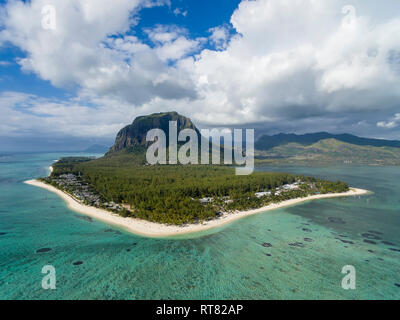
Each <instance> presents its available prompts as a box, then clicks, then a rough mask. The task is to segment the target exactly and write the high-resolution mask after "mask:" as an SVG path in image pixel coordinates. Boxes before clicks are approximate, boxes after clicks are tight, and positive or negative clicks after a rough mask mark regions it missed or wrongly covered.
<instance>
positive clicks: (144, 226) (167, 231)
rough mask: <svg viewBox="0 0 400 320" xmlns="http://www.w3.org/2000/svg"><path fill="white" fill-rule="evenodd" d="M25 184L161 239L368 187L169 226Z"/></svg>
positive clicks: (81, 210) (360, 191)
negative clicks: (124, 215)
mask: <svg viewBox="0 0 400 320" xmlns="http://www.w3.org/2000/svg"><path fill="white" fill-rule="evenodd" d="M25 183H26V184H29V185H32V186H35V187H39V188H43V189H46V190H48V191H51V192H54V193H56V194H57V195H59V196H60V197H61V198H62V199H64V201H65V202H66V203H67V205H68V207H69V208H70V209H71V210H73V211H76V212H79V213H81V214H84V215H87V216H89V217H92V218H94V219H97V220H100V221H103V222H105V223H107V224H111V225H115V226H118V227H121V228H123V229H125V230H127V231H129V232H132V233H134V234H137V235H141V236H146V237H155V238H162V237H168V236H175V235H181V234H187V233H193V232H199V231H204V230H208V229H212V228H216V227H220V226H222V225H225V224H228V223H230V222H233V221H235V220H238V219H241V218H244V217H248V216H251V215H254V214H259V213H265V212H268V211H271V210H276V209H279V208H283V207H288V206H293V205H296V204H299V203H302V202H306V201H311V200H319V199H327V198H338V197H350V196H361V195H365V194H367V193H369V191H367V190H363V189H356V188H351V189H350V191H348V192H345V193H334V194H321V195H314V196H309V197H306V198H298V199H291V200H287V201H284V202H281V203H276V204H271V205H269V206H267V207H263V208H260V209H255V210H248V211H238V212H234V213H229V214H225V215H223V216H222V217H220V218H218V219H215V220H212V221H207V222H204V223H202V224H190V225H185V226H172V225H163V224H158V223H153V222H148V221H145V220H140V219H134V218H123V217H121V216H119V215H117V214H114V213H112V212H109V211H106V210H102V209H99V208H95V207H91V206H87V205H84V204H82V203H80V202H78V201H77V200H75V199H74V198H73V197H71V196H70V195H68V194H66V193H64V192H62V191H61V190H58V189H57V188H55V187H53V186H50V185H48V184H46V183H43V182H41V181H38V180H30V181H25Z"/></svg>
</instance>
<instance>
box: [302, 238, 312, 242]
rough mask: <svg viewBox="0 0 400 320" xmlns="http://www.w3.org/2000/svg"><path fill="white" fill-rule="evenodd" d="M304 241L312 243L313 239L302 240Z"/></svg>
mask: <svg viewBox="0 0 400 320" xmlns="http://www.w3.org/2000/svg"><path fill="white" fill-rule="evenodd" d="M304 241H305V242H313V241H314V240H313V239H310V238H304Z"/></svg>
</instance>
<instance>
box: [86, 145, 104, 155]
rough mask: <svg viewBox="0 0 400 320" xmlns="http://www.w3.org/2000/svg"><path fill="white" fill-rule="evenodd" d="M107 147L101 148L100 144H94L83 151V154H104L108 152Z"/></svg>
mask: <svg viewBox="0 0 400 320" xmlns="http://www.w3.org/2000/svg"><path fill="white" fill-rule="evenodd" d="M108 149H109V147H107V146H103V145H101V144H94V145H92V146H90V147H89V148H87V149H85V150H83V152H87V153H106V152H107V151H108Z"/></svg>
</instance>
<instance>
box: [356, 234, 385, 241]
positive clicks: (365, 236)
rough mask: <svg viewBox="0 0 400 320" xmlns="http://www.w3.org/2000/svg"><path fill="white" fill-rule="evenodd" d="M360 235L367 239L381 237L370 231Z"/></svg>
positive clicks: (378, 238)
mask: <svg viewBox="0 0 400 320" xmlns="http://www.w3.org/2000/svg"><path fill="white" fill-rule="evenodd" d="M361 236H362V237H363V238H367V239H370V240H382V238H381V237H379V236H377V235H375V234H372V233H363V234H362V235H361Z"/></svg>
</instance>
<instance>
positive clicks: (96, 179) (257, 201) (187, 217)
mask: <svg viewBox="0 0 400 320" xmlns="http://www.w3.org/2000/svg"><path fill="white" fill-rule="evenodd" d="M141 160H142V156H141V154H140V153H138V154H136V156H135V155H132V153H120V154H117V155H114V156H112V157H104V158H101V159H98V160H90V159H71V158H70V159H62V160H61V161H59V162H58V163H56V164H55V165H54V166H53V167H54V171H53V174H52V176H53V177H57V176H59V175H61V174H64V173H72V174H75V175H77V176H79V177H80V179H82V180H83V181H85V183H86V182H87V183H89V184H90V186H91V187H93V188H94V189H95V190H96V191H97V192H98V193H99V195H100V196H101V198H103V199H106V200H107V201H112V202H115V203H120V204H124V205H125V207H128V208H131V210H129V211H127V210H124V212H123V214H124V215H126V216H132V217H137V218H142V219H145V220H149V221H154V222H161V223H167V224H176V225H181V224H185V223H194V222H199V221H205V220H210V219H214V218H215V217H216V216H217V215H218V213H219V212H220V211H223V212H230V211H235V210H244V209H253V208H260V207H262V206H265V205H268V204H270V203H273V202H281V201H284V200H287V199H291V198H297V197H305V196H307V195H310V194H316V193H330V192H344V191H347V190H348V185H347V184H345V183H343V182H327V181H320V180H317V179H314V178H311V177H305V176H295V175H291V174H286V173H265V172H257V173H253V174H252V175H249V176H236V175H235V170H234V168H232V167H228V166H210V165H195V166H194V165H188V166H183V165H176V166H174V165H165V166H148V165H143V164H142V161H141ZM299 181H301V183H300V184H299V188H298V189H296V190H289V191H285V192H282V193H280V194H279V192H277V193H276V192H275V191H276V190H278V189H277V188H280V187H282V186H283V185H286V184H291V183H294V182H299ZM268 190H270V191H271V192H272V193H271V195H269V196H268V197H267V196H264V197H260V198H258V197H257V196H256V195H255V193H257V192H264V191H268ZM207 197H209V198H212V199H213V200H212V201H210V203H206V204H204V203H201V202H200V201H199V199H203V198H207Z"/></svg>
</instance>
